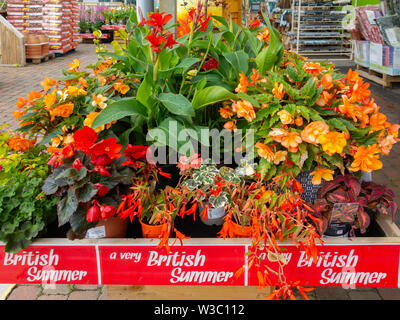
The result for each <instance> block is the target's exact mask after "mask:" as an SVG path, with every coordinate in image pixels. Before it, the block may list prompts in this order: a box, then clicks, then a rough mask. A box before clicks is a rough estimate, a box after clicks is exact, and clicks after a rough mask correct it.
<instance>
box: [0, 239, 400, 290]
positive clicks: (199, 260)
mask: <svg viewBox="0 0 400 320" xmlns="http://www.w3.org/2000/svg"><path fill="white" fill-rule="evenodd" d="M189 240H192V241H189V243H188V244H185V245H183V246H180V245H175V246H173V247H171V252H170V253H169V254H168V253H167V252H166V250H165V249H157V248H156V245H157V242H155V241H152V242H151V243H150V242H147V243H146V242H145V241H144V242H143V243H138V244H136V243H134V241H133V242H130V241H129V240H128V241H126V242H125V243H123V242H121V241H120V242H119V243H116V244H115V243H114V244H113V243H109V242H107V240H106V239H105V240H81V241H79V244H75V245H71V244H66V245H63V244H60V243H57V244H54V245H53V244H51V243H50V244H49V243H47V244H34V245H32V246H30V247H28V248H27V249H25V250H21V251H20V252H18V253H16V254H10V253H6V252H4V246H0V283H17V284H34V283H35V284H38V283H41V284H51V283H59V284H100V285H101V284H103V285H212V286H214V285H215V286H219V285H223V286H253V285H258V282H257V277H256V273H255V270H253V269H251V268H250V270H249V263H248V261H247V259H248V258H247V256H246V255H245V252H247V250H248V247H249V246H248V244H240V243H237V242H236V243H235V242H234V241H233V242H231V243H229V241H215V243H211V242H210V243H209V244H204V243H202V244H196V243H195V239H189ZM207 240H216V239H207ZM217 240H222V239H217ZM90 241H92V242H95V243H94V244H93V243H92V244H90ZM75 242H76V241H75ZM82 242H83V243H82ZM348 242H350V244H349V243H348ZM354 242H355V241H354ZM69 243H71V242H69ZM81 243H82V244H81ZM281 247H283V248H285V249H286V251H285V254H284V256H285V259H286V261H287V265H286V267H285V275H286V276H287V278H288V280H300V281H301V284H302V285H304V286H345V287H346V286H347V287H351V286H352V287H400V278H399V276H400V273H399V268H400V243H398V242H397V243H396V242H393V243H390V242H385V243H359V244H357V243H351V241H347V242H345V243H343V244H337V243H334V244H329V243H328V244H325V245H324V246H320V247H319V249H320V251H321V253H322V254H323V256H324V258H320V259H319V260H318V261H317V263H316V264H315V263H313V261H312V260H310V259H308V258H307V257H306V255H305V252H304V251H301V250H300V249H298V248H296V247H295V246H294V245H291V244H287V245H286V244H284V245H282V246H281ZM265 259H267V258H266V257H265ZM268 263H270V264H271V265H270V266H271V267H272V268H273V267H274V265H273V263H272V262H269V261H268ZM242 266H244V272H243V273H242V275H241V276H240V277H239V278H238V279H237V278H236V277H235V276H234V275H235V272H236V271H237V270H238V269H239V268H240V267H242Z"/></svg>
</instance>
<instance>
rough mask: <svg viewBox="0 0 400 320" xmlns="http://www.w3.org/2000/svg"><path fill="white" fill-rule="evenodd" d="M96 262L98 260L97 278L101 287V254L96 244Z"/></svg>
mask: <svg viewBox="0 0 400 320" xmlns="http://www.w3.org/2000/svg"><path fill="white" fill-rule="evenodd" d="M95 248H96V260H97V276H98V282H99V285H101V265H100V253H99V246H98V245H97V244H96V245H95Z"/></svg>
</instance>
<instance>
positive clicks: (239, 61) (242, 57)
mask: <svg viewBox="0 0 400 320" xmlns="http://www.w3.org/2000/svg"><path fill="white" fill-rule="evenodd" d="M223 56H224V57H225V59H226V60H228V62H229V63H230V64H231V65H232V67H233V68H234V69H235V70H236V71H237V72H238V73H240V72H243V73H244V74H246V73H247V71H248V70H249V55H248V54H247V53H246V52H244V51H243V50H241V51H233V52H228V53H224V54H223Z"/></svg>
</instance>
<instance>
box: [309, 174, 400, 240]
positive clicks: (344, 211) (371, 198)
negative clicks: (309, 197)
mask: <svg viewBox="0 0 400 320" xmlns="http://www.w3.org/2000/svg"><path fill="white" fill-rule="evenodd" d="M393 197H394V193H393V191H392V190H390V189H389V188H387V187H386V186H384V185H378V184H376V183H374V182H367V181H363V182H360V181H359V179H358V178H357V177H355V176H354V175H352V174H346V175H339V176H337V177H336V178H335V179H333V180H332V181H326V182H324V183H323V184H322V185H321V188H320V189H319V190H318V200H317V201H316V202H315V204H314V209H315V215H316V216H317V217H320V218H322V220H324V224H323V225H322V228H321V230H320V231H321V233H325V234H326V235H329V236H338V235H345V234H346V233H347V232H349V231H351V229H360V232H361V234H363V233H365V232H367V231H368V227H369V226H370V224H371V223H372V222H373V220H374V219H375V216H376V213H381V214H386V215H387V214H391V215H392V217H393V218H394V216H395V214H396V212H397V204H396V203H395V202H394V201H393ZM332 215H335V218H336V222H334V223H333V225H332V224H330V221H332ZM334 220H335V219H334Z"/></svg>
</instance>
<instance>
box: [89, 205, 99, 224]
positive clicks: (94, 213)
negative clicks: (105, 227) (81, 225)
mask: <svg viewBox="0 0 400 320" xmlns="http://www.w3.org/2000/svg"><path fill="white" fill-rule="evenodd" d="M100 218H101V213H100V208H99V207H98V206H96V205H94V206H91V207H90V208H89V210H88V211H87V213H86V220H87V221H88V222H96V221H99V220H100Z"/></svg>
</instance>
